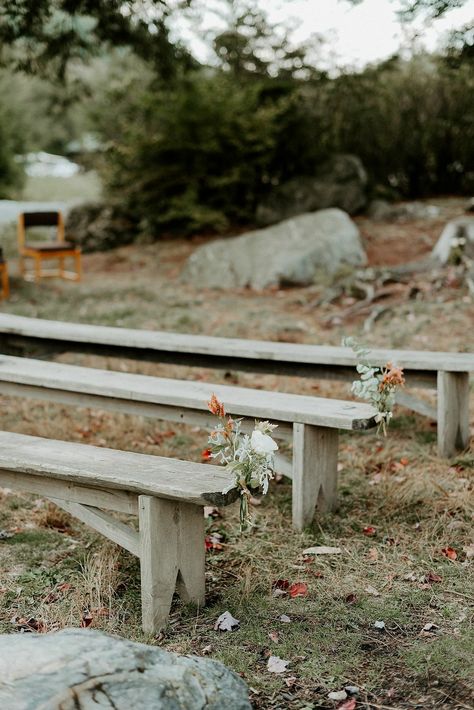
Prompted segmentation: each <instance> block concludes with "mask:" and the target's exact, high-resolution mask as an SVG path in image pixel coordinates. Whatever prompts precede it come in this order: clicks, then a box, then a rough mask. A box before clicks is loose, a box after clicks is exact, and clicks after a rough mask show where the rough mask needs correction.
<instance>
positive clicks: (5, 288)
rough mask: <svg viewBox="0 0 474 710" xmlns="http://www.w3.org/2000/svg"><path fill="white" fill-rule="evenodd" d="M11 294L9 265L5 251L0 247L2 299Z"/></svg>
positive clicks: (0, 296)
mask: <svg viewBox="0 0 474 710" xmlns="http://www.w3.org/2000/svg"><path fill="white" fill-rule="evenodd" d="M9 295H10V284H9V281H8V266H7V262H6V261H5V259H4V258H3V251H2V249H1V248H0V299H1V298H8V296H9Z"/></svg>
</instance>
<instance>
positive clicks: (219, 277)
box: [183, 209, 367, 289]
mask: <svg viewBox="0 0 474 710" xmlns="http://www.w3.org/2000/svg"><path fill="white" fill-rule="evenodd" d="M366 261H367V258H366V255H365V252H364V250H363V248H362V243H361V240H360V235H359V230H358V229H357V227H356V225H355V224H354V222H353V221H352V220H351V219H350V217H349V216H348V215H347V214H346V213H345V212H342V210H339V209H328V210H321V211H319V212H312V213H308V214H303V215H300V216H299V217H294V218H293V219H288V220H286V221H285V222H281V223H280V224H277V225H274V226H272V227H266V228H265V229H259V230H256V231H254V232H248V233H247V234H243V235H242V236H240V237H233V238H231V239H229V238H227V239H218V240H216V241H214V242H211V243H209V244H206V245H204V246H202V247H200V248H199V249H197V250H196V251H195V252H194V254H192V255H191V256H190V258H189V259H188V262H187V264H186V267H185V270H184V272H183V279H184V280H186V281H189V282H191V283H193V284H194V285H195V286H200V287H202V286H203V285H205V286H208V287H209V288H236V287H237V288H239V287H240V288H241V287H247V286H248V287H250V288H254V289H262V288H266V287H268V286H306V285H309V284H312V283H315V282H318V281H322V282H324V283H327V282H328V279H329V280H330V279H331V277H332V276H334V275H335V274H336V273H337V272H338V271H339V270H340V269H341V267H343V266H361V265H364V264H365V263H366Z"/></svg>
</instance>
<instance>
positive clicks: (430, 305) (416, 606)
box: [0, 225, 474, 710]
mask: <svg viewBox="0 0 474 710" xmlns="http://www.w3.org/2000/svg"><path fill="white" fill-rule="evenodd" d="M366 227H367V225H366ZM403 228H404V229H405V230H406V238H407V239H409V234H410V231H409V230H410V225H406V226H404V227H403ZM400 229H402V227H400V228H399V230H400ZM193 246H194V245H193V244H192V243H188V242H181V241H175V242H162V243H159V244H156V245H144V246H140V247H126V248H123V249H119V250H116V251H114V252H109V253H106V254H96V255H86V256H85V258H84V267H85V269H84V271H85V280H84V282H83V283H82V284H80V285H74V284H67V283H61V282H53V281H50V282H43V283H41V284H39V285H32V284H24V283H22V282H20V280H18V279H17V278H15V277H14V278H13V283H12V298H11V300H10V301H9V302H8V303H3V304H2V310H4V311H6V312H10V313H17V314H21V315H28V316H38V317H47V318H48V317H49V318H56V319H65V320H76V321H84V322H91V323H103V324H111V325H122V326H131V327H143V328H152V329H163V330H175V331H181V332H203V333H209V334H213V335H223V336H234V337H254V338H269V339H272V340H290V341H296V342H316V343H318V342H319V343H327V344H339V342H340V339H341V336H342V334H349V333H350V334H355V335H360V336H361V338H363V339H364V340H365V341H366V342H369V344H374V345H375V344H378V345H380V346H387V347H388V346H395V347H409V348H415V349H416V348H425V349H446V350H472V349H473V348H472V346H473V342H472V335H471V333H472V328H471V326H472V322H473V319H474V308H473V303H472V300H470V299H469V297H468V294H467V292H466V291H465V290H464V288H463V287H462V286H461V285H457V286H456V285H454V286H453V285H449V284H446V283H445V282H443V283H442V284H441V286H439V285H436V286H432V285H430V283H429V282H427V283H426V285H425V288H424V289H422V290H421V295H419V296H418V297H417V298H416V299H414V300H407V301H406V303H403V304H398V305H396V306H395V307H394V308H392V310H391V311H388V312H387V314H386V315H384V316H383V317H382V318H380V319H378V320H377V321H376V322H375V323H374V324H373V328H372V330H371V331H370V332H369V333H364V332H363V325H364V321H363V319H360V320H355V321H354V320H353V321H351V322H350V323H347V322H342V323H339V324H338V321H337V316H339V314H340V313H341V312H342V310H343V308H344V303H343V298H342V299H337V300H335V301H334V302H332V303H329V304H327V303H321V304H320V305H314V304H315V303H317V302H318V299H319V297H320V295H321V294H320V292H319V291H318V289H317V288H316V287H310V288H306V289H291V290H276V291H275V290H269V291H265V292H262V293H252V292H248V291H233V292H223V293H216V292H213V291H209V290H207V289H204V288H201V289H197V288H193V287H192V286H191V285H190V284H187V283H183V282H181V281H180V270H181V265H182V263H183V262H184V260H185V258H186V256H187V255H188V254H189V253H190V251H191V250H192V248H193ZM12 267H13V268H12V271H13V272H14V267H15V264H14V263H13V264H12ZM328 322H332V323H334V325H332V327H329V326H328ZM434 324H436V327H434ZM60 360H61V361H63V362H75V363H80V364H85V365H88V366H91V367H106V368H107V367H111V368H115V369H117V368H118V369H122V370H123V371H127V372H143V373H145V374H156V375H161V376H170V377H181V378H187V379H193V378H195V377H199V378H205V379H207V380H209V381H211V382H212V381H226V382H230V383H235V384H242V385H247V386H252V387H262V388H266V389H279V390H282V391H294V392H305V393H314V394H318V395H321V396H337V397H340V398H347V397H348V396H349V392H348V386H347V385H345V384H344V385H342V384H335V383H326V382H312V381H308V380H302V379H298V378H288V377H276V376H270V375H269V376H264V377H263V376H260V375H258V376H257V375H253V374H250V373H247V374H242V373H237V372H229V373H223V372H212V371H209V370H201V369H193V368H188V367H171V366H167V365H159V364H155V365H152V364H146V363H136V362H132V361H113V360H111V359H101V358H98V357H93V356H84V355H77V354H76V355H73V354H64V355H62V356H61V357H60ZM472 399H473V397H471V401H472ZM472 403H473V404H474V402H472ZM0 404H1V409H0V417H1V426H2V428H3V429H6V430H11V431H18V432H24V433H30V434H37V435H41V436H46V437H51V438H60V439H66V440H74V441H82V442H86V443H91V444H95V445H98V446H104V445H107V446H111V447H115V448H122V449H129V450H134V451H143V452H146V453H152V454H160V455H164V456H176V457H179V458H184V459H192V460H197V461H199V460H200V452H201V450H202V449H203V448H204V446H205V441H206V434H205V432H203V431H200V430H196V429H194V428H191V427H186V426H183V425H174V424H173V425H171V424H170V423H169V422H157V421H153V420H146V419H142V418H139V417H132V416H129V415H124V414H111V413H108V412H105V411H97V410H92V409H91V410H89V409H80V408H72V407H68V406H63V405H53V404H47V403H44V402H40V401H28V400H22V399H15V398H8V397H3V398H2V400H1V403H0ZM471 411H474V408H472V409H471ZM340 468H341V471H340V503H341V504H340V508H339V510H338V511H337V513H336V514H334V515H331V516H326V517H320V518H318V519H317V520H316V521H315V524H314V526H313V527H312V528H311V529H308V530H306V531H305V532H304V533H303V534H297V533H295V532H293V531H292V530H291V529H290V519H291V490H290V486H289V485H288V483H286V482H285V481H281V482H279V483H277V484H275V485H273V486H272V489H271V492H270V494H269V496H268V497H267V498H266V499H264V500H263V502H262V504H261V505H260V506H258V507H256V508H255V522H256V527H255V529H254V530H253V531H252V532H251V533H250V534H249V535H246V536H243V537H242V536H240V535H239V534H238V521H237V513H236V511H235V510H234V509H233V508H231V509H225V510H223V511H221V512H220V514H221V517H218V518H215V519H211V518H209V519H208V521H207V525H208V530H209V531H218V532H221V533H222V534H223V535H224V549H223V550H222V551H221V552H210V553H208V558H207V566H206V585H207V599H208V602H207V605H206V607H205V608H204V609H201V610H196V609H195V608H193V607H191V606H186V605H183V604H181V602H180V601H179V600H176V602H175V604H174V606H173V610H172V615H171V619H170V623H169V625H168V627H167V628H166V629H165V630H164V632H163V633H162V634H160V635H159V636H158V637H157V638H147V637H144V636H143V634H142V632H141V629H140V598H139V575H138V563H137V561H136V560H135V559H134V558H133V557H132V556H131V555H129V554H128V553H126V552H125V551H122V550H119V549H118V548H117V547H115V546H114V545H112V544H110V543H108V542H107V541H104V540H103V539H102V538H100V537H99V536H98V535H96V534H95V533H93V532H91V531H90V530H89V529H87V528H86V527H85V526H83V525H82V524H81V523H79V522H77V521H75V520H74V519H72V518H69V517H68V516H67V515H66V514H64V513H62V512H61V511H59V510H58V509H56V508H54V506H53V505H52V504H49V503H46V502H44V501H42V500H39V499H36V498H35V497H34V496H26V495H25V496H23V495H18V494H13V493H12V492H9V491H3V493H1V497H0V528H1V529H4V530H8V531H10V532H11V533H13V536H12V537H10V538H7V539H4V540H0V631H3V632H9V633H15V632H18V631H19V630H21V629H28V628H36V629H37V630H40V631H42V630H52V629H57V628H61V627H63V626H66V625H69V626H80V625H83V626H86V625H89V624H90V625H92V626H93V627H95V628H99V629H103V630H105V631H109V632H112V633H118V634H121V635H123V636H125V637H128V638H131V639H136V640H140V641H146V642H147V643H152V644H158V645H160V646H161V647H163V648H166V649H169V650H172V651H178V652H180V653H195V654H200V655H207V656H210V657H212V658H217V659H220V660H222V661H223V662H224V663H226V664H227V665H228V666H229V667H231V668H233V669H234V670H235V671H237V672H238V673H240V674H241V675H242V676H243V677H244V678H245V680H246V681H247V683H248V684H249V686H250V688H251V691H250V693H251V699H252V703H253V705H254V707H255V708H275V709H276V708H290V709H293V708H294V709H298V710H303V708H306V709H307V710H309V709H310V708H319V707H323V708H328V707H329V708H331V707H333V706H334V707H335V706H336V703H335V702H333V701H331V700H328V697H327V696H328V693H329V692H330V691H333V690H340V689H341V688H342V687H344V686H345V685H347V684H351V685H356V686H358V687H359V689H360V690H359V695H358V696H357V699H358V707H360V708H374V709H375V710H378V709H379V708H407V709H412V708H415V707H417V708H435V707H441V706H442V707H443V708H453V709H454V708H466V707H471V706H472V692H473V687H472V683H471V679H472V667H473V654H472V642H473V638H472V633H473V632H472V604H473V602H474V593H473V591H472V590H473V588H474V585H473V584H472V581H473V580H472V563H471V561H470V558H469V554H470V550H471V549H472V548H470V547H469V545H472V542H473V541H472V516H473V499H472V481H473V473H474V457H473V455H472V453H470V452H465V453H463V454H460V455H459V456H457V457H456V458H454V459H453V460H452V461H443V460H440V459H439V458H438V456H437V454H436V429H435V427H434V425H433V423H432V422H430V421H429V420H427V419H425V418H422V417H421V416H418V415H414V414H412V413H410V412H408V411H406V410H403V409H401V410H399V411H398V412H397V416H396V417H395V419H394V422H393V426H392V427H391V430H390V433H389V436H388V438H387V439H378V438H377V437H376V436H375V434H373V433H354V434H347V433H343V434H341V445H340ZM366 526H373V527H375V529H376V532H375V535H374V536H370V537H368V536H367V535H366V534H364V528H365V527H366ZM320 544H323V545H330V546H336V547H340V548H341V550H342V553H341V554H340V555H331V556H325V557H323V556H321V557H316V558H314V559H313V558H308V557H305V556H304V555H303V554H302V553H303V550H304V549H305V548H307V547H309V546H313V545H320ZM446 547H452V548H454V549H455V550H456V552H457V559H456V560H454V561H452V560H450V559H448V558H446V557H445V556H444V554H443V552H442V550H443V549H445V548H446ZM279 579H283V580H289V581H290V582H297V581H298V582H300V581H301V582H305V583H306V584H307V585H308V595H307V596H306V597H301V598H294V599H292V598H290V597H289V596H287V595H283V596H274V594H273V591H272V586H273V584H274V582H275V581H276V580H279ZM225 610H229V611H230V612H231V613H232V614H233V615H234V616H235V617H236V618H237V619H239V620H240V629H239V630H238V631H236V632H234V633H219V632H216V631H214V622H215V620H216V618H217V617H218V616H219V614H221V613H222V612H223V611H225ZM282 614H286V615H288V616H289V617H290V618H291V622H290V623H283V622H282V621H280V616H281V615H282ZM376 621H384V622H385V630H384V631H379V630H377V629H376V628H375V627H374V623H375V622H376ZM427 624H434V625H436V626H433V627H431V628H432V630H431V631H424V630H423V629H424V628H425V627H426V625H427ZM427 628H428V627H427ZM269 634H271V636H270V635H269ZM270 654H273V655H278V656H280V657H281V658H284V659H286V660H288V661H289V662H290V663H289V667H288V671H287V672H286V673H285V674H284V675H283V676H279V675H274V674H271V673H269V672H268V671H267V667H266V663H267V658H268V656H269V655H270Z"/></svg>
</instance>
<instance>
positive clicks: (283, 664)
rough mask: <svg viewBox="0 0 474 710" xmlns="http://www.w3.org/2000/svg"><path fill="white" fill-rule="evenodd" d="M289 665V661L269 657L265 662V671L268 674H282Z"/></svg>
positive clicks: (277, 657)
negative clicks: (268, 672)
mask: <svg viewBox="0 0 474 710" xmlns="http://www.w3.org/2000/svg"><path fill="white" fill-rule="evenodd" d="M289 663H290V662H289V661H285V660H283V658H280V657H279V656H270V658H269V659H268V661H267V670H268V671H270V673H284V672H285V671H286V668H287V666H288V665H289Z"/></svg>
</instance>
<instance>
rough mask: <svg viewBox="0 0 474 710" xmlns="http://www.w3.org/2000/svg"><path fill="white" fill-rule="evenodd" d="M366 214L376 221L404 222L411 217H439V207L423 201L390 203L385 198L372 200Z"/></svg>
mask: <svg viewBox="0 0 474 710" xmlns="http://www.w3.org/2000/svg"><path fill="white" fill-rule="evenodd" d="M367 215H368V216H369V217H370V218H371V219H374V220H376V221H378V222H406V221H409V220H412V219H434V218H436V217H439V215H440V209H439V207H436V206H435V205H425V204H424V203H423V202H401V203H399V204H390V202H387V201H386V200H373V201H372V202H371V203H370V205H369V207H368V209H367Z"/></svg>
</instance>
